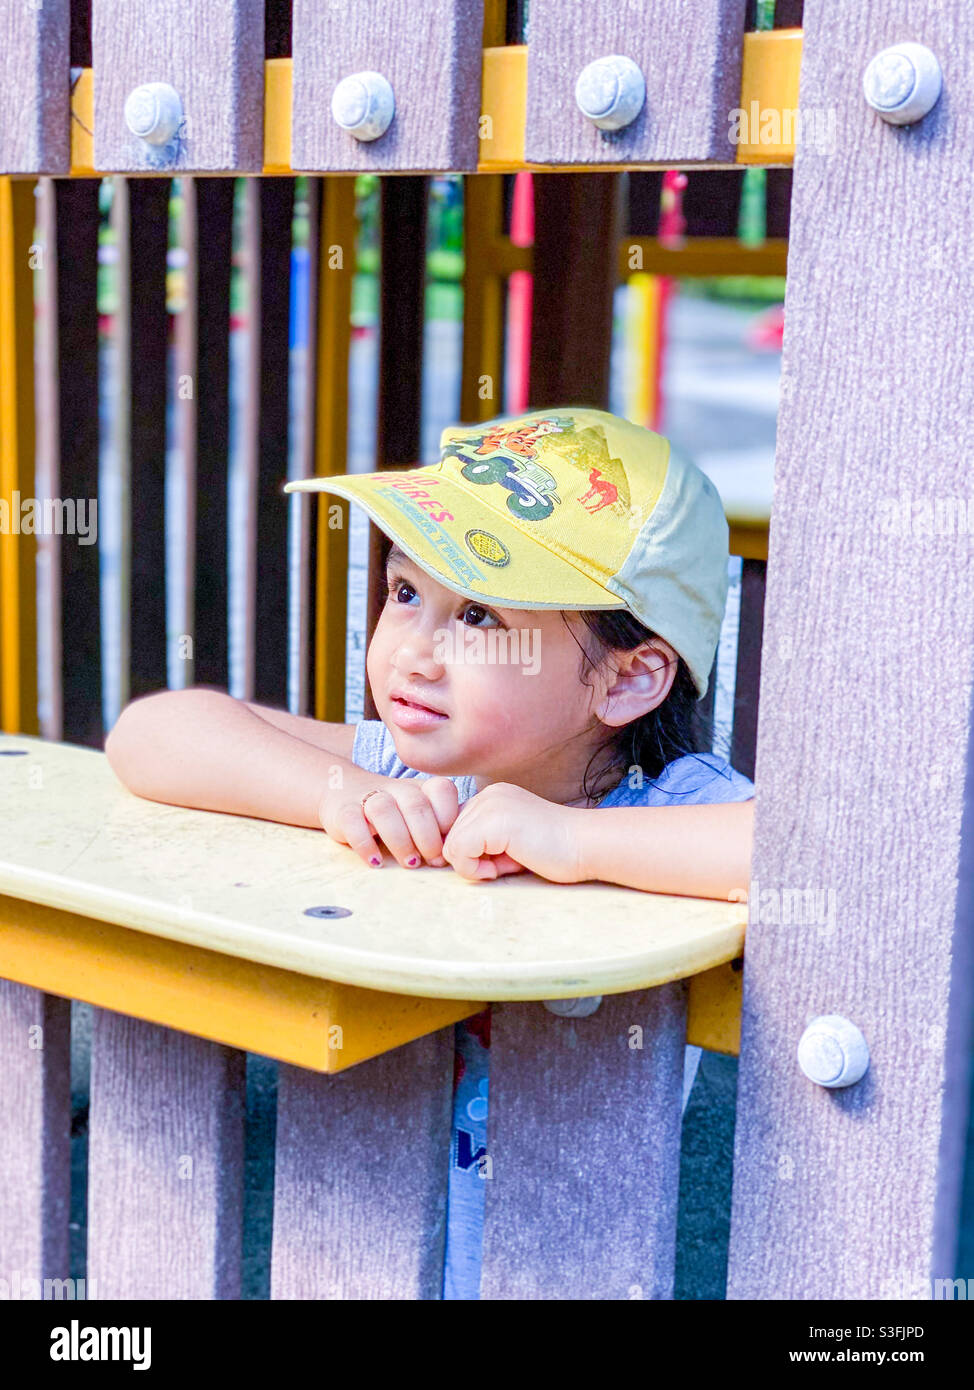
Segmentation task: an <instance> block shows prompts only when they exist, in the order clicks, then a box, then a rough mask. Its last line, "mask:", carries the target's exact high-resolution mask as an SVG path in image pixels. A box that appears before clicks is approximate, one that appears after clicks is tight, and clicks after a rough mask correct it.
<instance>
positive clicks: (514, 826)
mask: <svg viewBox="0 0 974 1390" xmlns="http://www.w3.org/2000/svg"><path fill="white" fill-rule="evenodd" d="M584 823H585V822H584V820H583V817H582V816H581V815H580V814H579V809H578V808H576V807H573V806H559V805H558V804H557V803H556V802H552V801H546V800H545V799H544V797H542V796H535V795H534V793H533V792H529V791H525V790H524V788H523V787H517V786H514V785H512V784H511V783H510V782H492V783H491V784H490V786H488V787H484V789H483V791H480V792H478V793H477V794H476V796H472V797H471V798H470V800H469V801H467V802H465V803H464V806H463V809H462V810H461V811H460V814H459V815H458V816H457V818H456V820H455V821H454V822H453V825H452V827H451V829H450V832H449V834H448V835H447V837H446V840H445V842H444V844H443V856H444V858H445V859H447V860H448V862H449V863H451V864H452V865H453V867H454V869H456V871H457V873H458V874H460V875H461V877H463V878H467V879H472V880H478V879H486V878H500V877H502V875H504V874H518V873H521V872H522V871H523V870H525V869H529V870H530V871H531V872H532V873H535V874H540V876H541V877H542V878H548V879H551V880H552V882H554V883H581V882H582V881H583V880H584V879H585V877H586V875H585V873H584V871H583V867H582V835H583V830H582V827H583V825H584Z"/></svg>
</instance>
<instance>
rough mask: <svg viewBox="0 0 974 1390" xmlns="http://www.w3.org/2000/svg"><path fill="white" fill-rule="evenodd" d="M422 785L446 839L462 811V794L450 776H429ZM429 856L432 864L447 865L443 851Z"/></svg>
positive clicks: (442, 834)
mask: <svg viewBox="0 0 974 1390" xmlns="http://www.w3.org/2000/svg"><path fill="white" fill-rule="evenodd" d="M420 787H421V789H422V792H423V795H424V796H425V797H426V798H427V800H428V801H429V803H430V805H431V806H432V808H433V814H434V815H435V816H436V821H437V825H438V826H439V830H440V835H441V836H442V837H443V839H446V836H447V834H448V832H449V830H450V827H451V825H452V824H453V822H454V821H455V820H456V818H457V816H458V815H459V812H460V794H459V792H458V791H457V785H456V783H455V782H454V781H453V780H452V779H451V778H449V777H427V778H426V780H425V781H423V782H420ZM427 858H428V859H429V862H430V863H431V864H435V865H437V866H440V865H442V866H444V867H445V866H446V860H445V859H444V858H443V854H442V851H440V852H438V853H437V854H435V855H434V856H433V857H432V858H429V856H427Z"/></svg>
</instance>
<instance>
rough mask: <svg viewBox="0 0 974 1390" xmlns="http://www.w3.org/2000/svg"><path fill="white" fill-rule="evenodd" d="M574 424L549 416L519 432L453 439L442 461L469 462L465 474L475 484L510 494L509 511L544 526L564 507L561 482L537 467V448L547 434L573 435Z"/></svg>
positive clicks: (504, 429)
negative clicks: (557, 505)
mask: <svg viewBox="0 0 974 1390" xmlns="http://www.w3.org/2000/svg"><path fill="white" fill-rule="evenodd" d="M573 427H574V421H573V420H570V419H567V418H564V419H563V418H562V417H560V416H557V415H551V416H545V417H544V418H542V419H538V420H532V421H530V422H528V423H522V424H521V425H516V426H514V427H508V426H505V425H504V424H499V425H495V426H494V427H493V428H492V429H489V430H485V431H484V432H482V433H481V434H477V435H474V434H467V435H465V436H463V437H461V438H458V439H452V440H450V442H449V443H448V444H447V445H446V446H445V447H444V449H443V451H442V458H443V459H444V460H445V459H447V458H459V459H463V460H465V462H464V465H463V467H462V468H461V469H460V473H461V474H462V476H463V477H464V478H466V479H467V481H468V482H470V483H485V484H486V483H500V485H501V487H503V488H506V489H507V493H508V498H507V509H508V511H510V512H512V513H513V514H514V516H516V517H520V518H521V520H523V521H544V520H545V518H546V517H549V516H551V513H552V512H553V511H554V509H555V503H556V502H560V501H561V498H560V497H559V496H558V494H557V492H556V491H555V488H556V486H557V482H556V480H555V478H553V477H552V475H551V474H550V473H549V472H548V470H547V469H546V468H542V466H541V465H540V464H539V463H538V462H537V458H536V454H537V442H538V440H540V439H543V438H544V436H545V435H546V434H555V433H560V432H561V431H562V430H570V429H572V428H573Z"/></svg>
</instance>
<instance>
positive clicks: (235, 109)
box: [92, 0, 264, 173]
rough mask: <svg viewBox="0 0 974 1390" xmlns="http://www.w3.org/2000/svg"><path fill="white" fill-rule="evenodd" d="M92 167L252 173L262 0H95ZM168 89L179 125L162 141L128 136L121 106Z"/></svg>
mask: <svg viewBox="0 0 974 1390" xmlns="http://www.w3.org/2000/svg"><path fill="white" fill-rule="evenodd" d="M92 54H93V58H94V71H95V168H96V169H104V170H106V171H112V172H115V171H118V172H132V173H140V172H143V171H146V172H148V171H150V170H152V171H156V172H162V171H167V172H179V171H182V170H210V169H212V170H240V171H241V172H242V171H244V170H249V171H252V172H254V173H259V172H260V170H261V167H262V165H263V143H264V0H222V2H221V3H220V4H219V5H205V6H200V5H198V4H195V3H194V2H193V0H127V3H125V4H124V5H118V4H117V3H115V0H93V6H92ZM149 82H168V83H169V85H170V86H172V87H174V88H175V90H176V92H177V93H178V94H179V98H180V101H181V106H182V112H183V122H182V124H181V126H180V127H179V129H178V130H177V131H176V133H175V134H174V135H173V137H172V138H171V139H170V140H169V142H168V143H167V144H164V145H156V144H150V143H149V142H147V141H145V140H143V139H141V138H140V137H139V136H138V135H134V134H133V133H132V132H131V131H130V130H129V128H128V126H127V124H126V122H125V115H124V111H125V102H126V100H127V98H128V96H129V94H130V93H131V92H132V91H134V90H135V89H136V88H137V87H140V86H142V85H143V84H145V83H149Z"/></svg>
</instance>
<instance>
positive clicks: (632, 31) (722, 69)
mask: <svg viewBox="0 0 974 1390" xmlns="http://www.w3.org/2000/svg"><path fill="white" fill-rule="evenodd" d="M744 3H745V0H586V3H584V4H582V3H578V0H576V3H574V4H572V5H571V6H569V7H566V5H565V3H564V0H532V3H531V18H530V39H531V41H530V44H529V46H528V108H527V133H526V137H525V150H524V152H525V158H526V159H528V160H530V161H532V162H535V163H539V164H599V163H604V164H621V163H624V162H626V161H627V160H641V161H645V162H664V161H665V162H666V163H670V162H672V163H674V164H676V163H688V162H691V161H694V160H701V161H709V162H711V163H726V164H733V162H734V155H735V148H734V146H733V145H732V144H731V142H730V140H729V138H728V117H727V113H728V111H730V110H731V109H732V108H733V107H734V106H736V105H737V102H738V99H739V96H740V86H741V46H742V42H743V35H744ZM611 53H621V54H624V55H625V56H626V57H628V58H631V59H633V61H634V62H636V63H638V65H639V67H640V68H641V69H642V73H643V77H644V79H645V81H646V102H645V105H644V106H643V109H642V110H641V111H640V113H639V115H638V116H637V117H636V119H635V120H634V121H633V122H632V124H631V125H629V126H627V127H625V128H624V129H623V130H617V131H603V130H599V129H597V128H596V127H595V126H594V125H592V123H591V122H590V121H589V120H588V119H587V118H586V117H585V116H583V115H582V113H581V111H579V109H578V106H577V105H576V102H575V82H576V79H577V77H578V74H579V73H580V72H581V70H582V69H583V68H584V67H585V66H586V65H587V64H588V63H591V62H593V61H594V60H595V59H596V58H603V57H605V56H607V55H608V54H611Z"/></svg>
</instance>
